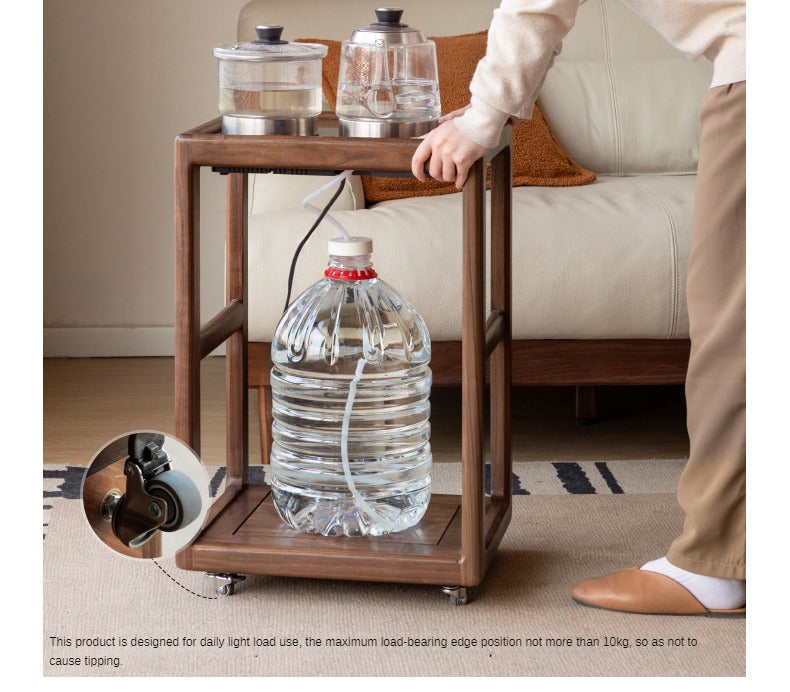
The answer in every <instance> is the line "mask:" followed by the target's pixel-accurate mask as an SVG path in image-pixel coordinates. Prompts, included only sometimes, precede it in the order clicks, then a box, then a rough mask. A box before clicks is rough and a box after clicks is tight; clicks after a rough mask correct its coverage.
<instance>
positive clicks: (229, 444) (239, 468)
mask: <svg viewBox="0 0 790 692" xmlns="http://www.w3.org/2000/svg"><path fill="white" fill-rule="evenodd" d="M225 208H226V219H225V301H226V303H227V304H230V303H231V301H237V302H239V303H241V305H242V307H243V310H244V312H243V314H244V318H243V320H242V325H241V328H240V329H238V330H237V331H235V332H234V333H233V334H232V335H231V337H230V338H229V339H228V340H227V342H226V347H225V392H226V404H227V405H226V428H225V430H226V432H225V435H226V462H225V463H226V466H227V474H228V475H227V483H228V485H229V486H231V485H236V484H242V483H244V482H245V481H246V480H247V468H248V464H249V431H248V410H249V409H248V403H247V391H248V390H247V174H246V173H230V174H228V176H227V183H226V205H225Z"/></svg>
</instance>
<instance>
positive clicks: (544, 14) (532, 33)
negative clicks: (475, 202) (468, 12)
mask: <svg viewBox="0 0 790 692" xmlns="http://www.w3.org/2000/svg"><path fill="white" fill-rule="evenodd" d="M581 1H583V0H581ZM579 4H580V0H503V1H502V4H501V6H500V7H499V8H498V9H496V10H494V17H493V19H492V21H491V26H490V28H489V30H488V45H487V48H486V55H485V57H484V58H483V59H482V60H481V61H480V62H479V63H478V65H477V69H476V70H475V74H474V77H473V78H472V83H471V84H470V86H469V90H470V92H471V94H472V98H471V103H470V105H469V106H468V107H467V108H466V109H462V111H460V112H459V111H455V112H454V113H453V114H451V115H454V116H456V117H451V118H449V119H448V118H444V119H443V120H444V122H441V124H440V125H439V126H438V127H437V128H436V129H434V130H432V131H431V132H429V133H428V134H427V135H425V137H424V138H423V141H422V142H421V143H420V145H419V146H418V147H417V151H416V152H415V153H414V157H413V158H412V172H413V173H414V175H415V176H416V177H417V178H418V179H420V180H425V179H426V175H425V165H426V163H427V164H428V173H429V174H430V176H431V177H432V178H434V179H436V180H443V181H445V182H455V185H456V187H457V188H458V189H459V190H460V189H461V188H462V187H463V185H464V183H465V182H466V178H467V175H468V173H469V168H470V167H471V165H472V164H473V163H474V162H475V161H476V160H477V159H479V158H480V157H481V156H482V155H483V154H485V152H486V151H487V150H489V149H491V148H493V147H494V146H496V144H497V143H498V142H499V136H500V134H501V132H502V127H503V126H504V124H505V122H506V121H507V119H508V118H509V117H510V116H516V117H519V118H529V117H531V115H532V109H533V107H534V105H535V101H536V100H537V97H538V92H539V91H540V87H541V86H542V85H543V80H544V79H545V77H546V72H547V71H548V69H549V67H551V64H552V62H553V61H554V56H555V55H557V54H558V53H559V51H560V48H561V45H562V39H563V38H564V37H565V35H566V34H567V33H568V31H570V29H571V27H572V26H573V22H574V20H575V18H576V11H577V9H578V7H579Z"/></svg>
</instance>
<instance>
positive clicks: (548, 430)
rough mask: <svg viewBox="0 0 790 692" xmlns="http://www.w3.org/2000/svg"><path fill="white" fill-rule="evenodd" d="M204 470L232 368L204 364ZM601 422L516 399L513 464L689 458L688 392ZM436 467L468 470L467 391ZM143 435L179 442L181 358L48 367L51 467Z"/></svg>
mask: <svg viewBox="0 0 790 692" xmlns="http://www.w3.org/2000/svg"><path fill="white" fill-rule="evenodd" d="M202 368H203V380H202V384H203V391H202V398H203V420H202V428H203V436H202V454H201V456H202V459H203V462H204V463H205V464H209V465H219V464H223V463H224V446H225V436H224V425H225V405H224V390H225V385H224V358H220V357H213V358H207V359H206V360H204V361H203V365H202ZM598 396H599V399H598V400H599V414H600V420H599V421H598V422H597V423H595V424H593V425H578V424H577V423H576V421H575V419H574V417H573V410H574V409H573V402H574V392H573V389H571V388H565V387H561V388H549V387H546V388H523V389H516V390H514V401H513V431H514V440H513V442H514V446H513V459H514V461H532V460H536V461H547V460H549V461H554V460H611V459H678V458H683V457H686V456H687V455H688V437H687V435H686V429H685V405H684V399H683V390H682V388H680V387H605V388H601V389H599V395H598ZM431 401H432V415H431V425H432V434H431V445H432V448H433V454H434V460H435V461H459V460H460V437H461V434H460V433H461V421H460V415H461V414H460V412H461V398H460V390H458V389H436V390H434V393H433V395H432V397H431ZM134 430H156V431H161V432H165V433H171V434H172V433H173V432H174V417H173V359H172V358H85V359H46V360H45V361H44V463H60V464H64V463H68V464H75V465H88V464H89V463H90V461H91V459H92V458H93V456H94V455H95V454H96V452H97V451H98V450H99V449H101V448H102V447H103V446H104V445H105V444H106V443H107V442H108V441H110V440H111V439H114V438H116V437H118V436H119V435H122V434H124V433H127V432H131V431H134ZM250 431H251V432H250V435H251V439H250V453H251V459H252V461H253V463H257V462H258V460H259V458H260V447H259V444H258V420H257V399H256V397H255V392H254V391H251V392H250Z"/></svg>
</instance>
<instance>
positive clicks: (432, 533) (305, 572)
mask: <svg viewBox="0 0 790 692" xmlns="http://www.w3.org/2000/svg"><path fill="white" fill-rule="evenodd" d="M486 518H487V521H486V527H485V528H486V531H485V533H486V536H487V541H486V543H487V548H486V556H487V559H486V560H485V563H486V565H487V563H488V561H489V559H490V557H491V556H492V555H493V552H494V551H495V550H496V546H497V544H498V543H499V540H500V538H501V536H502V534H503V533H504V530H505V528H506V526H507V523H508V521H509V519H510V507H509V504H508V503H507V502H506V501H504V500H491V499H490V498H487V501H486ZM461 548H462V546H461V497H460V496H458V495H432V496H431V502H430V504H429V506H428V509H427V511H426V513H425V515H424V517H423V519H422V521H420V523H419V524H418V525H417V526H415V527H413V528H411V529H409V530H407V531H402V532H400V533H397V534H393V535H391V536H381V537H376V538H367V537H366V538H348V537H325V536H316V535H312V534H306V533H301V532H298V531H295V530H293V529H291V528H290V527H288V526H286V525H285V524H284V523H283V522H282V520H281V519H280V518H279V516H278V515H277V511H276V510H275V508H274V503H273V502H272V497H271V492H270V488H269V487H268V486H266V485H251V484H247V485H243V486H240V487H238V488H230V489H228V490H226V491H225V493H224V494H223V495H222V496H221V497H220V498H218V499H217V500H216V501H215V503H214V505H213V506H212V511H211V515H210V519H209V521H208V523H207V525H206V528H204V529H203V531H202V533H201V534H200V535H199V536H198V538H197V539H196V540H195V541H194V542H193V543H192V544H191V545H189V546H188V547H187V548H185V549H184V550H182V551H181V552H180V553H179V554H178V556H177V564H178V566H179V567H181V568H182V569H188V570H197V571H206V572H234V573H239V574H260V575H277V576H289V577H311V578H322V579H351V580H358V581H382V582H401V583H410V584H435V585H439V586H450V585H452V586H476V585H477V582H476V583H464V576H463V572H462V563H463V560H462V549H461ZM482 571H484V570H482ZM480 576H481V578H482V574H481V575H480ZM478 581H479V580H478Z"/></svg>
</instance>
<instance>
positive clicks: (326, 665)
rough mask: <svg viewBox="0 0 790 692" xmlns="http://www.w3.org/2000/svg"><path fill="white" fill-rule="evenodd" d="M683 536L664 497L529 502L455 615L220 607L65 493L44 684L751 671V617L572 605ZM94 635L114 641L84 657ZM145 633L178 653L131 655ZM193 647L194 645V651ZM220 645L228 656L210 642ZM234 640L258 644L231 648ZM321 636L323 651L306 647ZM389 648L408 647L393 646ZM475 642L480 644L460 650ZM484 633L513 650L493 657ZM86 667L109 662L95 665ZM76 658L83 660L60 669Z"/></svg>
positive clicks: (393, 608)
mask: <svg viewBox="0 0 790 692" xmlns="http://www.w3.org/2000/svg"><path fill="white" fill-rule="evenodd" d="M610 466H612V465H610ZM616 475H617V476H618V477H620V478H622V477H623V476H622V473H620V471H619V469H617V473H616ZM660 485H662V484H659V486H660ZM679 526H680V514H679V511H678V509H677V506H676V504H675V501H674V498H673V496H672V494H671V492H667V490H666V489H665V488H663V487H656V488H654V489H651V490H647V492H643V493H641V494H634V493H631V494H629V491H628V489H627V488H626V492H625V493H624V494H601V493H598V494H589V495H571V494H546V495H544V494H536V493H533V494H532V495H520V496H516V497H515V499H514V512H513V520H512V522H511V525H510V528H509V530H508V532H507V534H506V536H505V538H504V540H503V543H502V546H501V549H500V552H499V554H498V556H497V559H496V560H495V562H494V564H493V566H492V567H491V569H490V570H489V572H488V574H487V576H486V579H485V581H484V583H483V585H482V586H481V587H479V588H477V589H474V590H472V591H471V600H470V603H469V604H468V605H466V606H464V607H451V606H449V605H448V604H447V602H446V601H445V599H444V597H442V596H441V595H440V593H439V591H438V589H437V588H435V587H424V586H414V585H392V584H369V583H355V582H335V581H322V580H306V579H284V578H272V577H267V578H263V577H250V578H248V579H247V581H246V582H244V583H242V584H240V585H239V586H238V588H237V591H236V594H235V595H234V596H231V597H226V598H216V597H215V596H214V592H213V584H212V583H211V581H210V580H209V579H208V578H207V577H205V575H203V574H201V573H192V572H184V571H182V570H179V569H177V568H176V567H175V565H174V561H173V560H162V561H160V565H161V568H160V566H157V564H155V563H154V562H153V561H142V560H135V559H132V558H122V557H119V556H117V555H116V554H115V553H113V552H112V551H110V550H108V549H107V548H106V547H105V546H104V545H103V544H101V543H100V542H99V541H98V539H96V538H95V536H93V534H92V533H91V531H90V529H89V528H88V526H87V523H86V521H85V519H84V517H83V515H82V509H81V507H80V503H79V502H77V501H74V500H66V499H62V498H58V499H55V500H53V507H52V511H51V514H50V517H49V527H48V531H47V536H46V540H45V541H44V633H43V634H44V662H43V666H44V674H45V675H127V676H128V675H153V676H170V675H174V676H224V675H229V676H247V675H256V676H275V675H286V676H291V675H303V676H312V675H324V676H359V675H374V676H380V675H386V676H390V675H405V676H432V675H436V676H445V675H453V676H457V675H464V676H467V675H470V676H471V675H474V676H591V675H595V676H676V675H677V676H722V675H723V676H742V675H744V674H745V621H744V620H719V619H709V618H694V617H654V616H639V615H622V614H617V613H610V612H605V611H600V610H595V609H590V608H584V607H581V606H578V605H576V604H574V603H573V602H572V601H571V599H570V597H569V595H568V593H569V589H570V586H571V584H572V583H573V582H574V581H575V580H577V579H581V578H583V577H586V576H591V575H595V574H599V573H602V572H604V571H608V570H610V569H613V568H619V567H627V566H631V565H633V564H636V563H638V562H639V561H641V560H646V559H648V558H651V557H654V556H658V555H660V554H662V553H663V552H664V550H665V548H666V546H667V544H668V542H669V541H670V540H671V539H672V537H673V536H674V535H675V533H676V532H677V530H678V528H679ZM163 570H164V571H163ZM51 637H56V638H60V639H59V640H57V639H56V640H53V639H51ZM80 637H81V638H94V637H100V638H111V639H110V640H109V641H106V642H105V643H104V644H105V645H101V644H100V645H99V646H81V647H79V648H77V646H76V643H77V642H76V640H77V638H80ZM121 637H124V638H126V640H127V641H126V645H125V646H124V645H122V644H123V643H122V642H120V641H119V638H121ZM134 637H137V638H140V637H142V638H145V637H149V638H150V637H153V638H161V637H164V638H175V639H177V640H178V644H179V645H178V647H173V646H162V647H158V648H152V647H151V646H139V645H138V646H133V645H132V639H133V638H134ZM184 637H192V638H194V640H195V643H194V644H193V645H192V646H185V645H184V641H183V638H184ZM215 637H216V638H220V639H221V640H223V641H224V646H223V647H222V648H218V647H216V646H207V645H206V644H208V642H206V641H204V642H203V645H201V640H202V639H204V638H208V639H212V638H215ZM229 637H237V638H249V645H245V644H243V645H242V646H240V647H239V648H232V647H230V646H229V644H228V638H229ZM307 637H312V638H314V639H320V640H321V641H322V644H323V645H322V646H321V647H317V646H310V647H308V646H307V641H306V638H307ZM112 638H114V639H112ZM255 638H258V642H259V644H260V645H259V646H255V645H254V644H255ZM327 638H333V639H340V640H341V645H339V646H328V645H326V639H327ZM382 638H387V639H390V640H392V639H394V640H396V643H397V645H395V646H389V647H386V646H382ZM401 638H403V640H402V642H400V641H398V640H400V639H401ZM408 638H412V639H418V640H422V641H420V642H419V644H420V645H419V646H418V645H417V644H418V642H414V641H413V642H411V645H409V644H410V642H409V640H408ZM464 638H466V639H467V640H469V639H475V640H477V642H476V645H472V646H470V647H469V648H465V647H464V645H463V642H461V643H460V645H459V642H455V643H454V642H453V639H464ZM481 638H489V639H490V638H493V639H499V640H500V641H499V642H494V643H493V644H492V645H489V646H486V647H482V646H481V645H480V642H481ZM549 638H554V639H567V638H569V639H570V640H571V643H570V645H568V644H565V645H562V646H557V645H551V644H550V643H549V642H548V640H549ZM578 638H585V639H587V638H589V639H594V640H597V641H598V646H594V647H583V646H580V645H579V643H580V642H579V639H578ZM286 639H291V640H295V641H296V644H297V645H296V646H285V645H284V644H285V640H286ZM66 640H70V641H66ZM503 640H504V641H503ZM528 640H530V641H531V643H530V642H528ZM638 640H639V641H642V642H644V643H645V644H646V646H637V641H638ZM654 640H655V641H654ZM658 640H663V644H664V645H663V646H659V645H658V643H659V642H658ZM669 640H673V641H674V642H676V645H674V646H670V645H669V643H668V642H669ZM264 642H271V643H273V644H274V646H264V645H263V643H264ZM371 642H375V643H376V644H377V645H376V646H373V645H370V644H371ZM626 642H627V644H628V647H627V648H626V647H625V646H624V644H625V643H626ZM607 643H613V644H614V646H606V644H607ZM348 644H352V645H350V646H349V645H348ZM363 644H369V645H367V646H364V645H363ZM508 644H512V645H508ZM681 644H682V645H681ZM86 656H87V657H88V658H89V659H90V658H91V657H93V658H94V659H99V660H101V661H102V662H103V665H101V666H99V665H93V666H89V667H86V665H85V657H86ZM68 657H72V658H74V657H79V658H80V660H81V662H82V665H80V666H79V667H76V666H60V665H57V663H56V661H55V659H57V658H68ZM116 663H117V664H118V665H117V667H116V666H115V664H116Z"/></svg>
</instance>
